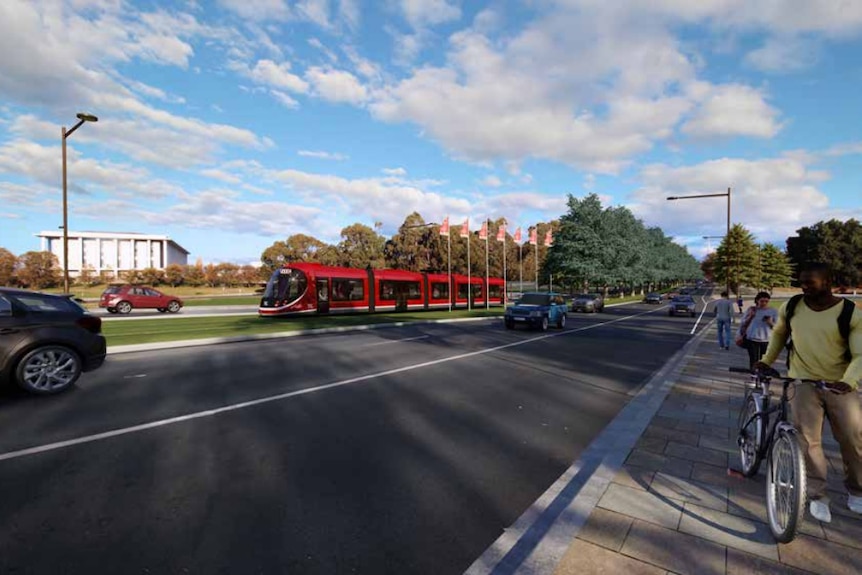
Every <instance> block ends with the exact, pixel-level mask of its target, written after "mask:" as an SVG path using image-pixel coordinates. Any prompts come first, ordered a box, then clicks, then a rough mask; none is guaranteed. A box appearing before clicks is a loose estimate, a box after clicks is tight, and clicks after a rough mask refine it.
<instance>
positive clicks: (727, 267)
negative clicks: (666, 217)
mask: <svg viewBox="0 0 862 575" xmlns="http://www.w3.org/2000/svg"><path fill="white" fill-rule="evenodd" d="M725 196H726V197H727V231H726V233H725V236H724V237H725V238H726V241H727V246H726V248H729V247H730V188H727V192H726V193H722V194H696V195H693V196H668V198H667V199H668V200H689V199H692V198H723V197H725ZM724 267H725V270H724V271H725V277H724V279H725V282H724V283H725V289H726V290H727V294H728V295H730V250H729V249H725V252H724ZM736 289H737V290H738V289H739V286H737V288H736Z"/></svg>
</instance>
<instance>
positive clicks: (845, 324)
mask: <svg viewBox="0 0 862 575" xmlns="http://www.w3.org/2000/svg"><path fill="white" fill-rule="evenodd" d="M842 299H843V300H844V307H843V308H841V315H839V316H838V333H840V334H841V338H842V339H843V340H844V344H845V345H846V346H847V347H846V349H845V350H844V359H846V360H847V361H848V362H849V361H851V360H852V359H853V356H852V355H851V354H850V320H851V319H852V318H853V312H854V311H855V310H856V304H855V303H853V302H852V301H850V300H849V299H847V298H842Z"/></svg>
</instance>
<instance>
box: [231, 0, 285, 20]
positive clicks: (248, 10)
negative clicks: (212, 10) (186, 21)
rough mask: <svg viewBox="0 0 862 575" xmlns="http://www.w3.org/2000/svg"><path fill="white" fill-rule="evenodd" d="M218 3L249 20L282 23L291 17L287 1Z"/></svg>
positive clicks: (266, 0) (238, 0) (234, 0)
mask: <svg viewBox="0 0 862 575" xmlns="http://www.w3.org/2000/svg"><path fill="white" fill-rule="evenodd" d="M218 3H219V4H221V5H222V6H223V7H224V8H227V9H228V10H230V11H232V12H235V13H236V14H238V15H240V16H242V17H243V18H247V19H249V20H257V21H267V20H276V21H284V20H287V19H289V18H290V16H291V11H290V7H289V6H288V2H287V0H218Z"/></svg>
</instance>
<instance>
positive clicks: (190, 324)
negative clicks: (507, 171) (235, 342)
mask: <svg viewBox="0 0 862 575" xmlns="http://www.w3.org/2000/svg"><path fill="white" fill-rule="evenodd" d="M502 315H503V310H502V309H500V308H497V309H492V310H487V311H486V310H480V311H467V310H463V311H453V312H416V313H412V312H407V313H387V314H359V315H337V316H319V317H318V316H312V317H302V318H259V317H254V316H240V317H197V318H196V317H188V318H184V317H178V318H174V319H170V320H168V319H151V320H135V321H106V322H103V323H102V333H104V334H105V337H106V338H107V340H108V347H113V346H117V345H132V344H139V343H157V342H164V341H178V340H185V339H199V338H209V337H232V336H242V335H255V334H267V333H280V332H286V331H297V330H303V329H316V328H325V327H348V326H356V325H367V324H381V323H394V322H410V321H423V320H432V319H454V318H466V317H476V318H481V317H499V316H502Z"/></svg>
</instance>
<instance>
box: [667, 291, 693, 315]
mask: <svg viewBox="0 0 862 575" xmlns="http://www.w3.org/2000/svg"><path fill="white" fill-rule="evenodd" d="M696 308H697V306H696V304H695V303H694V298H692V297H691V296H690V295H678V296H676V297H674V298H673V299H672V300H670V308H668V312H667V313H668V315H677V314H683V315H690V316H691V317H694V316H695V312H696Z"/></svg>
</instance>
